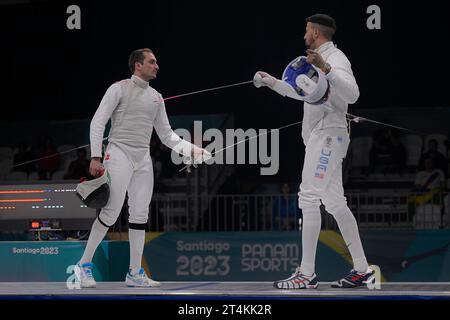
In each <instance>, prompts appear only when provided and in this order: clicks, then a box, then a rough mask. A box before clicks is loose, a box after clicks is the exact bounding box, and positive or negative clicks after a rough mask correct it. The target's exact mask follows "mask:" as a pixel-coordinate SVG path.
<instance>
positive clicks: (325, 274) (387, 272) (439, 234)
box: [0, 230, 450, 282]
mask: <svg viewBox="0 0 450 320" xmlns="http://www.w3.org/2000/svg"><path fill="white" fill-rule="evenodd" d="M361 237H362V240H363V244H364V247H365V250H366V254H367V258H368V261H369V263H370V264H375V265H378V266H379V267H380V268H381V272H382V280H383V281H395V282H397V281H399V282H416V281H417V282H419V281H420V282H434V281H446V282H448V281H450V249H449V245H450V231H449V230H433V231H431V230H430V231H393V230H385V231H382V230H374V231H365V232H363V233H362V234H361ZM85 245H86V242H77V241H66V242H51V241H46V242H37V241H35V242H27V241H23V242H20V241H17V242H6V241H5V242H0V260H1V263H0V271H1V272H0V281H66V279H67V278H68V277H69V276H70V272H69V273H68V272H67V269H68V268H69V267H70V266H71V265H73V264H75V263H76V262H77V261H78V259H79V258H80V257H81V255H82V252H83V248H84V246H85ZM300 257H301V245H300V236H299V233H298V232H241V233H151V234H148V235H147V240H146V245H145V248H144V259H143V266H144V267H145V268H146V269H147V271H148V272H150V273H151V274H152V275H153V277H154V278H155V279H157V280H162V281H272V280H277V279H281V278H285V277H287V276H288V275H289V274H290V273H291V272H293V271H294V270H295V268H296V267H297V265H298V264H299V262H300ZM128 261H129V248H128V242H126V241H104V242H103V243H102V245H101V247H100V248H99V250H98V251H97V253H96V255H95V258H94V264H95V265H96V268H95V270H94V275H95V277H96V279H97V280H99V281H122V280H123V279H124V277H125V273H126V271H127V267H128ZM350 268H351V258H350V256H349V254H348V251H347V247H346V246H345V243H344V242H343V239H342V237H341V236H340V235H339V234H338V233H336V232H334V231H322V232H321V235H320V241H319V245H318V251H317V261H316V272H317V274H318V275H319V278H320V281H332V280H335V279H337V278H339V277H341V276H342V275H344V274H345V273H347V272H348V271H349V269H350Z"/></svg>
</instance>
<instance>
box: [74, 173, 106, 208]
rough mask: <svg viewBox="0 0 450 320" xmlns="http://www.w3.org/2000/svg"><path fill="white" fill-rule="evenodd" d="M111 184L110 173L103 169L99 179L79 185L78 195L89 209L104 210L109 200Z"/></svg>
mask: <svg viewBox="0 0 450 320" xmlns="http://www.w3.org/2000/svg"><path fill="white" fill-rule="evenodd" d="M110 182H111V178H110V176H109V173H108V171H107V170H106V169H103V170H102V172H101V175H100V176H99V177H97V178H94V179H91V180H84V181H81V182H80V183H79V184H78V185H77V189H76V194H77V196H78V197H79V198H80V199H81V201H83V203H84V204H85V205H86V206H88V207H89V208H95V209H100V208H103V207H104V206H106V204H107V203H108V200H109V184H110Z"/></svg>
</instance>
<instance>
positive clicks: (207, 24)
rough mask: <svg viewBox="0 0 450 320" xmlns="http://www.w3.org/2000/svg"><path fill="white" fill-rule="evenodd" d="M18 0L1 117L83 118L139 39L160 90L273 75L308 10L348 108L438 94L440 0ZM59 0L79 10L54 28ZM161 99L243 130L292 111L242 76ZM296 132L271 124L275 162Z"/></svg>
mask: <svg viewBox="0 0 450 320" xmlns="http://www.w3.org/2000/svg"><path fill="white" fill-rule="evenodd" d="M22 2H23V3H22V4H17V3H15V1H1V2H0V3H2V5H0V27H1V33H2V34H1V41H0V46H1V47H0V49H1V50H0V70H1V72H0V79H1V84H0V87H1V93H2V94H1V102H0V103H1V110H2V121H31V120H43V119H47V120H48V119H50V120H73V119H86V118H91V117H92V115H93V114H94V112H95V110H96V108H97V106H98V103H99V102H100V99H101V98H102V96H103V94H104V92H105V90H106V89H107V87H108V86H109V85H111V84H112V83H113V82H115V81H117V80H120V79H123V78H126V77H129V76H130V74H129V71H128V67H127V60H128V55H129V53H130V52H131V51H132V50H134V49H136V48H142V47H150V48H152V49H153V50H154V52H155V55H156V57H157V59H158V62H159V66H160V71H159V74H158V79H156V80H154V81H152V82H151V85H152V86H153V87H155V88H156V89H157V90H158V91H160V92H161V93H162V94H163V96H166V97H167V96H171V95H177V94H181V93H185V92H190V91H195V90H201V89H206V88H210V87H215V86H220V85H225V84H232V83H236V82H241V81H246V80H250V79H252V77H253V75H254V73H255V71H258V70H264V71H267V72H269V73H271V74H273V75H275V76H277V77H280V74H281V72H282V71H283V69H284V67H285V66H286V64H287V63H288V62H289V61H291V60H292V59H293V58H294V57H297V56H299V55H304V54H305V50H306V48H305V45H304V41H303V35H304V30H305V23H304V19H305V18H306V17H307V16H309V15H311V14H314V13H317V12H321V13H327V14H329V15H331V16H333V17H334V18H335V19H336V21H337V26H338V29H337V33H336V36H335V39H334V42H335V43H336V44H337V45H338V47H339V48H340V49H341V50H343V51H344V53H345V54H346V55H347V57H348V58H349V60H350V61H351V63H352V67H353V71H354V74H355V77H356V79H357V82H358V84H359V87H360V92H361V96H360V99H359V100H358V102H357V103H356V104H355V106H354V109H353V110H355V109H356V108H359V107H361V108H381V107H384V108H391V107H392V108H397V107H402V108H405V116H407V112H408V110H409V108H412V107H436V106H448V105H449V102H450V97H449V94H448V89H447V86H448V85H447V83H448V81H447V78H448V74H449V71H450V67H449V66H448V58H447V55H446V52H447V50H446V47H447V42H448V40H449V31H450V27H449V19H448V14H447V11H446V8H445V6H444V1H435V0H432V1H426V2H423V1H421V2H403V1H402V2H398V1H396V2H394V1H336V0H333V1H270V2H260V1H169V0H164V1H120V2H109V1H108V2H106V1H70V2H69V1H22ZM71 4H77V5H79V6H80V8H81V30H68V29H67V27H66V19H67V18H68V16H69V14H67V13H66V8H67V7H68V6H69V5H71ZM371 4H376V5H378V6H380V8H381V30H369V29H368V28H367V27H366V20H367V18H368V17H369V14H367V13H366V9H367V7H368V6H369V5H371ZM166 105H167V112H168V114H169V116H170V115H178V114H204V113H225V112H234V113H235V116H236V127H239V128H244V129H245V128H250V127H251V128H278V127H280V126H283V125H285V124H288V123H292V122H295V121H299V120H300V119H301V116H302V108H301V104H299V103H298V102H296V101H294V100H290V99H283V98H282V97H280V96H279V95H277V94H275V93H273V92H271V91H270V90H267V89H259V90H257V89H255V88H254V87H253V86H252V85H245V86H240V87H236V88H230V89H225V90H220V91H215V92H211V93H204V94H198V95H193V96H189V97H185V98H180V99H176V100H175V99H174V100H170V101H167V104H166ZM387 117H388V115H387ZM399 125H401V124H399ZM430 126H432V124H430ZM300 130H301V129H300V127H294V128H289V129H286V130H285V131H284V132H283V133H281V134H280V139H281V149H282V150H283V152H284V153H286V152H287V153H289V155H288V157H283V156H282V160H281V161H282V163H283V164H285V165H286V164H287V165H289V164H290V163H292V164H295V163H298V161H299V159H300V158H301V155H300V154H299V153H298V152H292V150H298V149H301V148H302V147H303V145H302V143H301V140H300ZM283 159H284V160H283ZM255 169H256V170H258V171H259V168H255ZM299 173H300V167H299V166H296V170H295V172H292V174H293V175H294V176H298V174H299ZM284 174H285V175H286V174H289V173H286V172H285V173H284Z"/></svg>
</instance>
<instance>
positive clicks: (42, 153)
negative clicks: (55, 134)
mask: <svg viewBox="0 0 450 320" xmlns="http://www.w3.org/2000/svg"><path fill="white" fill-rule="evenodd" d="M37 157H38V158H44V159H41V160H39V161H38V163H37V168H38V175H39V179H40V180H50V179H51V178H52V175H53V173H54V172H55V171H57V170H58V169H59V164H60V156H59V155H58V154H57V150H56V148H55V146H54V145H53V141H52V138H50V137H49V136H46V135H42V136H40V137H39V145H38V155H37Z"/></svg>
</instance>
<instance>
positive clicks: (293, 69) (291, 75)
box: [282, 56, 330, 105]
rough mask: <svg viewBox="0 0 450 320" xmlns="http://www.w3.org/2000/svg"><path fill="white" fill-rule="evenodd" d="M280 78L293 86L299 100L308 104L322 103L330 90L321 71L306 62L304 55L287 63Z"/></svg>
mask: <svg viewBox="0 0 450 320" xmlns="http://www.w3.org/2000/svg"><path fill="white" fill-rule="evenodd" d="M282 79H283V81H284V82H286V83H288V84H289V85H290V86H292V87H293V88H294V90H295V92H296V93H297V94H298V96H299V99H300V100H303V101H305V102H307V103H309V104H313V105H318V104H323V103H325V102H326V101H327V99H328V94H329V91H330V84H329V83H328V80H327V79H326V78H325V75H324V74H323V72H322V71H320V70H319V69H318V68H317V67H315V66H314V65H312V64H310V63H308V61H307V60H306V57H304V56H300V57H298V58H296V59H294V60H292V61H291V62H290V63H289V64H288V65H287V67H286V69H284V72H283V76H282Z"/></svg>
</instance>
